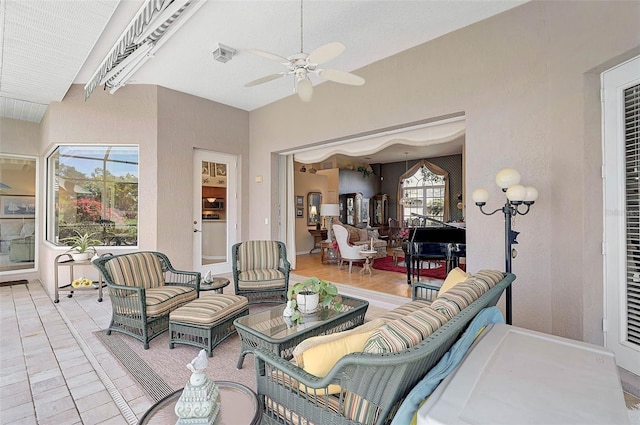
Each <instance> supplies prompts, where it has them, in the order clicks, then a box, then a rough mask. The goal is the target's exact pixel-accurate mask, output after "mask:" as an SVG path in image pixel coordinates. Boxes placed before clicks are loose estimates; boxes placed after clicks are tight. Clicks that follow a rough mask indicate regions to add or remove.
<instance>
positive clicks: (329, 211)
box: [320, 204, 340, 217]
mask: <svg viewBox="0 0 640 425" xmlns="http://www.w3.org/2000/svg"><path fill="white" fill-rule="evenodd" d="M320 215H321V216H323V217H337V216H339V215H340V205H338V204H321V205H320Z"/></svg>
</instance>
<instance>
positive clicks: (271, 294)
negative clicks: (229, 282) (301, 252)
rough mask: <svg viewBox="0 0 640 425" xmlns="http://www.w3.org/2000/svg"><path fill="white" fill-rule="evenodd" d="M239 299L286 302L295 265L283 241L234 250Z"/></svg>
mask: <svg viewBox="0 0 640 425" xmlns="http://www.w3.org/2000/svg"><path fill="white" fill-rule="evenodd" d="M231 262H232V267H233V282H234V285H235V290H236V295H243V296H245V297H247V298H248V299H249V303H257V302H285V301H286V300H287V289H288V288H289V271H290V269H291V265H290V264H289V261H288V260H287V250H286V248H285V245H284V243H282V242H279V241H246V242H239V243H237V244H235V245H233V247H232V248H231Z"/></svg>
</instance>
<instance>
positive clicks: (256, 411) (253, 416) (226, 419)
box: [138, 381, 262, 425]
mask: <svg viewBox="0 0 640 425" xmlns="http://www.w3.org/2000/svg"><path fill="white" fill-rule="evenodd" d="M216 384H217V385H218V390H219V391H220V412H218V416H217V417H216V420H215V421H214V422H213V423H214V424H215V425H237V424H248V425H258V424H259V423H260V420H261V418H262V408H261V406H260V402H259V401H258V396H257V395H256V393H254V392H253V391H251V390H250V389H249V388H247V387H246V386H244V385H242V384H238V383H237V382H229V381H216ZM181 395H182V389H179V390H177V391H176V392H174V393H172V394H169V395H168V396H166V397H165V398H163V399H162V400H160V401H159V402H157V403H156V404H154V405H153V406H151V408H150V409H149V410H147V412H146V413H145V414H144V416H143V417H142V419H140V422H138V424H140V425H142V424H158V425H160V424H162V425H166V424H174V423H176V421H177V420H178V416H176V413H175V410H174V409H175V407H176V402H177V401H178V400H179V399H180V396H181Z"/></svg>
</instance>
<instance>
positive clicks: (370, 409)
mask: <svg viewBox="0 0 640 425" xmlns="http://www.w3.org/2000/svg"><path fill="white" fill-rule="evenodd" d="M342 410H343V412H342V414H343V415H344V416H346V417H347V418H349V419H351V420H353V421H355V422H358V423H362V424H372V423H375V422H376V421H377V419H378V414H379V413H380V410H379V409H378V408H377V406H376V405H375V404H373V403H372V402H370V401H369V400H367V399H366V398H362V397H360V396H359V395H358V394H356V393H352V392H350V391H347V392H346V393H345V395H344V405H343V407H342Z"/></svg>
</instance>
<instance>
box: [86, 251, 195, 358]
mask: <svg viewBox="0 0 640 425" xmlns="http://www.w3.org/2000/svg"><path fill="white" fill-rule="evenodd" d="M140 252H148V253H151V254H154V255H155V256H156V257H158V259H159V260H160V264H161V266H162V272H163V273H164V280H165V285H167V286H186V287H190V288H193V290H194V291H196V293H198V292H199V290H200V277H201V276H200V273H199V272H190V271H181V270H176V269H174V268H173V266H172V265H171V262H170V261H169V258H167V256H166V255H164V254H162V253H160V252H154V251H138V252H137V253H140ZM131 254H133V253H128V254H119V255H108V256H103V257H100V258H98V259H96V260H94V261H93V265H94V266H95V267H96V268H97V269H98V270H99V271H100V273H102V276H103V277H104V281H105V283H106V284H107V287H108V288H109V298H110V299H111V307H112V315H111V323H110V324H109V328H108V329H107V335H111V332H112V331H116V332H121V333H124V334H126V335H129V336H131V337H133V338H135V339H137V340H139V341H141V342H142V343H143V345H144V349H145V350H147V349H149V341H151V340H152V339H153V338H155V337H157V336H158V335H160V334H162V333H163V332H165V331H166V330H167V329H169V313H170V311H167V313H166V314H163V315H162V316H158V317H149V316H148V315H147V310H146V308H145V306H146V295H145V294H146V292H145V288H143V287H134V286H123V285H117V284H116V283H114V282H113V278H112V276H111V274H110V273H109V271H108V270H107V269H106V267H105V264H106V263H108V262H109V261H111V260H113V259H114V258H117V257H123V256H126V255H131ZM181 305H183V304H176V305H174V306H173V308H172V310H175V309H176V308H178V307H180V306H181Z"/></svg>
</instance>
